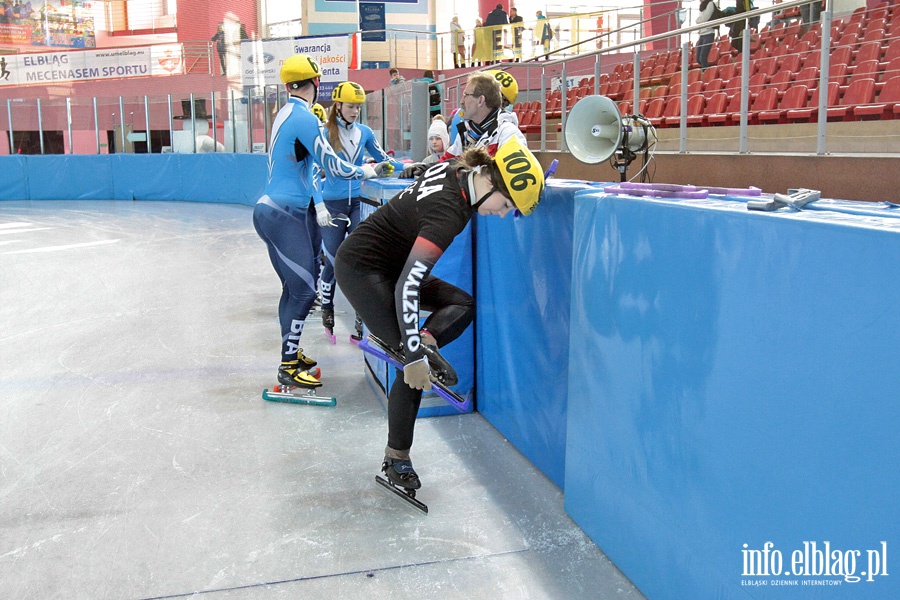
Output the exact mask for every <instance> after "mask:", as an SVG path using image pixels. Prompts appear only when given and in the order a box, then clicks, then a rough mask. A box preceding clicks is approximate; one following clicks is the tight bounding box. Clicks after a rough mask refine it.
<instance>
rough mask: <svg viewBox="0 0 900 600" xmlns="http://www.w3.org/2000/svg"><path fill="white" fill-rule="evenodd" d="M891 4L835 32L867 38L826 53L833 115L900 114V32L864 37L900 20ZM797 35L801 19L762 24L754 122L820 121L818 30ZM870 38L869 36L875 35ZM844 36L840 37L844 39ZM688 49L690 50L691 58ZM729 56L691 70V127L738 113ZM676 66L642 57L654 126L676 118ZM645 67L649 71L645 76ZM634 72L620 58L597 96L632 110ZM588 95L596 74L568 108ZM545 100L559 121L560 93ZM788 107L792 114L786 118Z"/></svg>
mask: <svg viewBox="0 0 900 600" xmlns="http://www.w3.org/2000/svg"><path fill="white" fill-rule="evenodd" d="M892 8H893V7H892V6H891V5H886V3H885V4H884V5H882V6H880V8H876V10H874V11H868V12H870V13H872V14H873V15H875V16H876V17H877V18H871V17H866V14H865V11H856V12H855V13H854V17H853V18H854V20H853V21H848V22H847V23H844V22H841V21H838V22H836V25H835V27H834V29H833V33H835V34H836V35H837V34H839V33H840V32H842V31H846V32H848V33H849V34H853V35H857V38H856V39H862V40H866V41H862V42H859V43H857V44H855V45H851V44H848V45H845V46H840V47H837V48H835V50H834V52H833V53H832V55H831V57H830V61H831V66H830V69H829V82H830V85H829V94H828V96H829V98H828V106H829V107H830V108H829V118H830V119H832V120H834V119H842V120H856V119H863V118H894V117H895V115H897V114H900V113H895V112H894V108H895V107H896V106H897V99H896V94H897V91H898V90H900V81H898V82H896V83H894V84H890V85H889V82H890V81H891V80H892V79H894V78H897V76H898V75H900V35H898V37H897V38H896V39H892V40H890V41H889V42H888V40H886V39H883V40H881V42H884V44H883V43H881V42H879V41H878V40H873V39H867V38H866V36H867V35H868V33H866V32H868V31H880V32H881V35H884V34H883V31H884V30H885V29H886V27H883V26H882V25H883V24H890V23H892V22H896V23H898V24H900V19H895V20H893V21H892V16H893V15H892ZM898 13H900V11H898ZM898 27H900V26H898ZM898 32H900V29H898ZM798 33H799V25H798V24H791V25H784V24H781V25H779V26H778V27H774V28H771V29H769V28H766V29H764V30H763V31H762V32H761V33H760V34H759V36H758V37H759V39H760V40H761V41H762V46H761V48H760V49H759V50H758V52H757V54H756V59H754V60H752V61H751V69H752V72H751V73H752V74H751V76H750V98H749V102H750V110H751V113H752V115H751V119H750V122H751V123H754V124H755V123H767V122H779V123H784V122H792V121H793V122H797V121H802V120H810V119H811V120H815V119H816V118H817V115H816V111H817V110H818V92H817V87H818V82H819V81H818V78H819V73H818V65H819V64H820V60H821V59H820V54H819V52H818V51H809V50H808V48H809V47H810V46H812V45H813V44H814V43H815V42H816V41H817V40H816V36H817V31H816V30H815V29H814V28H813V29H810V31H808V32H807V34H804V36H800V37H797V35H798ZM810 34H812V35H810ZM870 37H874V34H872V36H870ZM842 39H845V38H844V37H843V36H842ZM786 40H787V41H789V42H790V41H792V40H796V41H795V43H794V45H793V47H792V48H793V49H797V50H799V52H793V53H789V54H788V53H785V52H783V51H780V50H778V47H779V44H778V42H784V41H786ZM723 41H724V40H723ZM771 47H775V50H770V49H769V48H771ZM693 54H694V53H693V49H692V50H691V56H690V58H691V62H693V60H692V59H693ZM729 58H730V57H728V56H725V57H723V58H722V59H721V60H722V63H723V64H721V65H717V66H713V67H711V68H709V69H706V70H705V71H703V72H701V71H700V70H699V69H691V70H689V71H688V77H687V83H688V90H687V91H688V97H689V100H688V113H689V115H690V116H691V119H689V124H691V125H706V124H729V123H731V122H733V116H732V115H734V114H739V110H740V96H739V90H740V72H741V64H740V63H738V62H729ZM680 63H681V51H680V50H676V51H673V52H660V53H657V54H656V55H654V56H651V57H649V58H647V59H645V60H644V61H642V62H641V73H642V76H641V83H642V84H643V85H642V86H641V88H640V98H639V107H638V109H639V112H641V113H644V114H645V115H647V116H649V117H651V119H656V120H657V122H656V124H657V125H658V126H667V125H668V126H671V125H672V124H677V123H678V122H680V102H681V98H680V95H681V89H680V86H681V80H682V77H681V75H682V74H681V71H680ZM676 67H677V68H676ZM647 69H649V74H644V71H645V70H647ZM633 71H634V68H633V65H632V64H631V63H622V64H620V65H617V66H616V67H615V69H614V70H613V72H612V73H611V74H610V75H602V76H601V77H600V84H599V93H600V94H601V95H605V96H609V97H610V98H612V99H614V100H618V101H620V102H622V103H623V104H622V108H623V109H625V110H624V112H631V110H632V108H633V96H634V80H633ZM795 88H796V89H795ZM770 89H771V91H768V90H770ZM791 90H794V91H791ZM593 93H594V82H593V77H591V78H585V79H582V81H581V84H580V85H579V86H578V87H576V88H573V89H570V90H569V91H568V93H567V95H566V110H569V109H571V107H572V106H574V105H575V103H576V102H577V101H578V100H579V99H580V98H583V97H584V96H585V95H589V94H593ZM546 102H547V105H546V115H547V118H550V119H553V118H559V117H560V116H561V109H562V96H561V94H560V93H559V92H558V91H554V92H552V93H550V94H548V96H547V99H546ZM535 105H536V106H531V107H530V110H521V108H520V110H517V111H516V112H517V113H519V114H520V125H521V126H522V128H523V130H526V131H529V132H531V131H534V130H536V129H539V126H540V115H539V114H537V118H535V117H533V116H532V114H533V113H535V112H537V110H539V108H540V103H535ZM857 108H858V109H859V110H857ZM788 111H793V112H792V114H791V116H790V117H788ZM804 111H808V112H804ZM763 113H765V114H763ZM712 114H717V115H722V114H724V115H726V117H725V118H724V119H723V118H722V117H721V116H718V117H715V118H713V119H712V120H709V119H707V118H705V117H707V116H709V115H712ZM760 115H762V116H761V117H760ZM522 117H524V118H522ZM666 119H668V122H667V121H666Z"/></svg>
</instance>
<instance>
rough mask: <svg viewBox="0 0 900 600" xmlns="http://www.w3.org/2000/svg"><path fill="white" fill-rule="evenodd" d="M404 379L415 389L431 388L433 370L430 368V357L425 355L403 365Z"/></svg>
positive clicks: (426, 389)
mask: <svg viewBox="0 0 900 600" xmlns="http://www.w3.org/2000/svg"><path fill="white" fill-rule="evenodd" d="M403 381H405V382H406V385H408V386H409V387H411V388H413V389H415V390H425V391H426V392H427V391H428V390H430V389H431V370H430V369H429V368H428V358H427V357H424V356H423V357H422V358H420V359H419V360H417V361H415V362H411V363H409V364H408V365H406V366H405V367H403Z"/></svg>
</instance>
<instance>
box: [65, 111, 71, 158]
mask: <svg viewBox="0 0 900 600" xmlns="http://www.w3.org/2000/svg"><path fill="white" fill-rule="evenodd" d="M66 129H67V130H68V132H69V154H72V99H71V98H68V97H67V98H66Z"/></svg>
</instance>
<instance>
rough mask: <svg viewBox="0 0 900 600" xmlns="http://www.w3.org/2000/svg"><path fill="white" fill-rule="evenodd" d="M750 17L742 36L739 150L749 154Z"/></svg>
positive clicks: (745, 23) (745, 22)
mask: <svg viewBox="0 0 900 600" xmlns="http://www.w3.org/2000/svg"><path fill="white" fill-rule="evenodd" d="M751 37H752V36H751V35H750V19H747V20H746V21H744V34H743V37H742V38H741V48H742V50H741V128H740V141H739V143H738V152H740V153H741V154H747V111H748V110H749V109H750V38H751Z"/></svg>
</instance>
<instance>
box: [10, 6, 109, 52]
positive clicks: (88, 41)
mask: <svg viewBox="0 0 900 600" xmlns="http://www.w3.org/2000/svg"><path fill="white" fill-rule="evenodd" d="M96 4H97V3H96V2H90V1H88V0H42V1H41V2H31V1H26V2H20V1H17V2H11V1H9V0H7V1H4V2H0V44H13V45H16V46H63V47H69V48H94V47H95V46H96V45H97V44H96V38H95V36H94V16H93V9H94V5H96Z"/></svg>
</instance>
